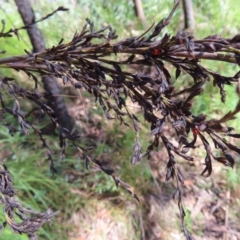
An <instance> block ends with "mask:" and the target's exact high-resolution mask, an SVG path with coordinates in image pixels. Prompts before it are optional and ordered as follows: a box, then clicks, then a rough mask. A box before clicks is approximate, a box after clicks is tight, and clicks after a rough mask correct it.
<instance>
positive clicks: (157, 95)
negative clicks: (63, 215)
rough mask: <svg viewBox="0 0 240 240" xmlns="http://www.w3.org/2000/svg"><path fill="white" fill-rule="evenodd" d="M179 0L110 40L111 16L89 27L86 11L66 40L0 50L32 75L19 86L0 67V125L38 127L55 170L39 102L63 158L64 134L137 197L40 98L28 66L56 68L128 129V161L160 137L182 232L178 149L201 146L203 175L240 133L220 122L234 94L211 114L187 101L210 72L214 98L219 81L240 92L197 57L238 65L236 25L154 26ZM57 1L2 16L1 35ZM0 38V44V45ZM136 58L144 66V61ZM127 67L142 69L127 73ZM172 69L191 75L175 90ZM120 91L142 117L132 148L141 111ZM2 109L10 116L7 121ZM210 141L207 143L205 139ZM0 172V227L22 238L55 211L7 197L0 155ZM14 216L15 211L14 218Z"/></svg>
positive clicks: (8, 62) (10, 192)
mask: <svg viewBox="0 0 240 240" xmlns="http://www.w3.org/2000/svg"><path fill="white" fill-rule="evenodd" d="M178 4H179V1H176V2H175V5H174V7H173V9H172V11H171V12H170V14H169V16H168V17H167V18H164V19H162V20H161V21H160V22H158V23H157V24H155V23H153V24H152V25H151V26H150V27H149V28H148V29H147V30H146V31H145V32H144V33H143V34H141V35H140V36H136V37H130V38H124V39H121V40H117V38H118V36H117V35H116V32H115V31H114V30H113V28H112V27H111V26H109V25H108V26H105V27H103V28H102V29H99V30H96V29H95V28H94V24H93V22H91V21H90V20H89V19H86V25H85V26H83V28H82V29H81V30H80V31H79V30H78V31H76V33H75V34H74V36H73V38H72V40H71V41H69V42H67V43H65V42H64V39H61V40H60V41H59V43H58V45H57V46H53V47H52V48H49V49H45V50H44V51H43V52H38V53H31V52H27V51H26V55H23V56H12V57H8V58H4V54H3V53H4V52H3V51H2V52H1V58H0V69H3V68H9V69H12V70H15V71H22V72H24V73H26V74H27V76H29V78H30V79H32V80H33V81H34V83H35V88H34V89H33V90H30V89H27V88H26V87H22V86H21V85H20V84H19V82H16V81H15V79H13V78H8V77H4V76H0V104H1V109H0V116H1V125H2V127H4V126H5V127H6V128H8V129H9V133H10V134H12V135H14V134H15V133H16V132H19V131H20V132H21V133H22V134H25V135H29V134H35V135H36V136H38V137H39V141H40V142H41V143H42V147H43V148H45V149H46V153H47V158H48V159H49V161H50V169H51V171H53V172H54V173H55V172H56V168H55V161H54V159H55V158H56V156H55V155H54V154H53V152H52V150H51V146H49V144H48V142H47V141H46V140H45V137H44V133H43V132H42V131H41V128H40V127H39V126H37V124H35V122H34V118H36V115H35V112H36V111H37V110H39V109H40V110H41V111H42V112H43V113H44V114H45V115H46V116H48V118H49V119H50V120H51V122H52V124H53V125H54V127H55V128H56V130H57V132H58V134H59V145H60V150H59V152H60V156H59V157H57V158H58V159H62V158H64V156H65V151H66V148H67V144H68V145H71V146H74V147H75V148H76V149H78V151H79V154H80V156H81V159H82V160H84V161H85V162H86V167H88V166H89V165H91V164H94V165H95V166H97V167H99V168H100V169H101V170H102V171H103V172H104V173H106V174H107V175H109V176H110V177H111V178H112V179H113V180H114V181H115V183H116V185H117V186H121V187H123V188H124V189H125V190H126V191H128V192H129V193H130V194H131V195H132V196H133V197H134V198H135V199H137V200H139V199H138V197H137V195H136V194H135V193H134V192H133V191H132V188H131V187H130V186H129V185H128V184H127V183H126V182H124V181H122V180H121V179H120V178H118V177H117V175H116V173H115V170H114V169H111V168H109V167H108V164H107V162H104V161H100V160H98V159H95V158H91V157H90V156H89V154H88V151H89V150H90V149H91V146H89V147H83V146H82V145H81V144H80V143H79V142H80V140H81V139H80V138H81V134H78V133H72V132H71V131H70V129H66V128H63V127H62V126H61V124H59V119H58V118H56V116H55V115H54V111H53V109H52V107H50V106H49V105H48V104H47V99H48V94H47V93H45V92H40V90H39V88H38V77H37V76H39V74H41V76H44V75H45V76H46V75H48V76H55V77H57V78H61V79H62V82H63V84H64V85H67V84H68V85H71V86H72V87H73V88H77V89H83V90H85V91H87V92H88V93H90V94H92V95H93V96H94V97H95V100H96V102H97V104H99V105H100V106H101V107H102V109H103V111H104V114H105V116H106V118H107V119H109V120H111V119H114V118H117V120H118V121H119V124H125V125H127V126H129V127H130V128H132V129H133V130H132V131H135V136H136V138H135V139H136V140H135V142H134V143H133V156H132V158H131V163H132V165H135V164H136V163H138V162H140V161H141V160H142V159H143V158H147V159H150V158H151V154H152V151H153V150H156V149H158V147H159V146H160V144H161V146H164V147H165V150H166V152H167V154H168V163H167V169H166V181H169V180H170V179H172V180H174V181H176V191H175V193H174V195H173V198H174V199H176V200H177V203H178V207H179V211H180V218H181V222H182V229H183V232H184V234H185V236H186V238H187V239H193V238H192V237H191V235H190V233H188V231H187V229H186V226H185V223H184V216H185V213H184V209H183V204H182V185H183V184H184V177H183V175H182V174H181V172H180V169H179V167H178V163H177V158H178V157H180V158H183V159H185V160H186V161H190V162H192V161H194V158H193V157H192V156H191V154H189V150H190V149H192V150H193V151H194V149H195V148H199V147H202V148H203V149H204V150H205V154H206V156H205V167H204V169H203V171H202V175H203V176H204V177H208V176H210V174H211V172H212V161H218V162H220V163H222V164H224V165H225V166H229V167H233V166H234V162H235V160H234V157H233V154H232V153H233V152H236V153H238V154H240V148H239V147H237V146H235V145H234V144H233V143H232V142H231V141H229V140H228V139H229V138H239V137H240V134H237V133H234V129H233V128H231V127H229V126H227V125H226V124H227V122H228V121H229V120H232V119H233V118H234V117H235V115H236V113H238V112H239V110H240V101H239V102H238V104H237V106H236V107H235V109H234V110H233V111H230V112H228V113H227V114H226V115H224V116H223V117H222V118H220V119H208V118H207V116H206V115H205V114H204V113H199V115H196V114H193V113H192V108H193V106H192V102H193V100H194V98H195V97H196V96H198V95H199V94H201V92H202V91H203V87H204V84H205V83H206V82H209V81H213V85H214V86H215V87H216V88H219V91H220V95H221V101H222V102H223V103H224V102H225V99H226V92H225V90H224V87H225V85H232V84H236V89H237V93H238V95H240V85H239V83H238V79H239V76H240V72H237V73H236V74H235V75H234V76H232V77H226V76H223V75H222V74H221V73H220V72H214V71H212V70H211V69H207V68H205V67H203V66H202V65H201V59H207V60H210V61H224V62H228V63H229V64H237V65H239V66H240V35H236V36H232V37H230V38H222V37H221V36H220V35H213V36H208V37H206V38H204V39H200V40H198V39H196V38H195V37H194V36H193V35H192V34H191V33H188V32H184V31H179V32H178V33H177V34H176V35H174V36H171V35H169V34H165V35H163V36H162V37H160V35H161V32H162V30H163V29H164V28H165V27H166V26H167V25H168V24H169V23H170V20H171V18H172V16H173V14H174V11H175V10H176V8H177V6H178ZM66 10H67V9H66V8H63V7H59V8H58V9H57V10H56V11H54V12H53V13H51V14H49V15H47V16H46V17H44V18H41V19H40V20H38V21H35V20H33V21H32V23H31V24H28V25H25V26H23V27H20V28H17V29H10V30H5V22H4V21H2V29H1V32H0V38H9V37H13V36H14V35H16V36H17V37H18V34H19V31H20V30H24V29H27V28H31V26H32V25H33V24H36V23H38V22H39V21H42V20H45V19H47V18H48V17H50V16H51V15H52V14H54V13H55V12H57V11H66ZM1 48H4V46H3V45H1ZM166 66H167V67H166ZM144 67H147V68H148V69H150V71H144V70H143V69H144ZM134 69H141V71H138V72H137V73H136V71H135V70H134ZM181 73H185V74H188V75H189V76H190V77H191V78H192V80H193V81H192V83H191V84H189V85H188V86H187V87H185V88H184V89H181V90H179V89H175V87H174V86H173V84H172V82H173V81H172V80H171V79H174V78H175V79H177V78H178V77H179V76H180V74H181ZM6 96H7V98H6ZM9 98H11V99H12V102H11V101H9ZM6 99H7V100H6ZM22 99H26V100H27V101H29V102H32V103H33V104H32V106H33V108H32V109H28V110H27V111H26V110H24V109H23V108H22V106H21V102H22ZM127 99H129V100H131V101H132V102H134V103H137V104H138V105H139V106H140V107H141V114H142V116H143V118H144V119H145V121H147V122H148V125H149V133H150V134H151V135H152V137H153V140H152V142H151V143H150V145H149V146H148V147H147V149H145V150H143V149H142V148H141V143H140V142H141V139H140V135H139V123H140V120H139V118H138V117H137V116H136V115H135V114H134V113H133V112H132V111H131V110H130V109H129V107H128V106H127V104H126V101H127ZM9 102H11V103H12V104H11V105H10V104H9ZM8 115H10V116H11V117H12V118H11V119H16V121H13V122H11V121H9V120H8V119H9V118H8ZM166 129H168V130H166ZM169 129H172V130H174V131H172V132H174V133H175V140H176V141H177V144H176V141H175V143H173V141H172V137H171V138H169V133H168V131H169ZM197 141H198V145H196V142H197ZM199 143H201V144H200V145H199ZM212 143H213V146H214V148H215V149H214V152H213V149H212V146H210V144H212ZM216 150H217V151H216ZM161 151H164V150H161ZM176 157H177V158H176ZM0 175H1V178H0V192H1V198H0V199H1V202H2V204H3V205H4V212H5V219H6V220H5V222H4V223H3V224H2V227H4V226H6V225H7V224H8V225H9V226H10V227H11V228H12V230H13V231H14V232H16V233H20V234H21V233H25V234H28V236H29V238H30V239H35V237H36V234H35V233H36V231H37V230H38V229H39V227H41V226H42V224H44V223H45V222H48V221H50V220H51V219H52V218H53V216H54V215H55V213H53V212H52V211H50V210H48V211H47V212H45V213H37V212H33V211H31V210H28V209H25V208H23V207H22V206H21V205H20V204H19V203H18V202H17V201H16V199H15V191H14V188H13V185H12V182H11V177H10V173H9V171H8V169H7V167H6V166H5V165H4V164H1V165H0ZM15 216H18V217H19V218H20V219H21V221H20V222H19V221H17V222H16V221H15V220H14V219H15Z"/></svg>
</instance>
